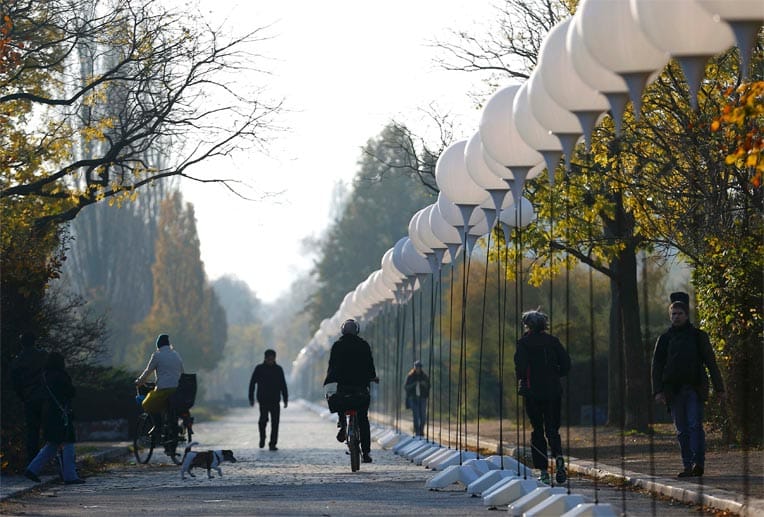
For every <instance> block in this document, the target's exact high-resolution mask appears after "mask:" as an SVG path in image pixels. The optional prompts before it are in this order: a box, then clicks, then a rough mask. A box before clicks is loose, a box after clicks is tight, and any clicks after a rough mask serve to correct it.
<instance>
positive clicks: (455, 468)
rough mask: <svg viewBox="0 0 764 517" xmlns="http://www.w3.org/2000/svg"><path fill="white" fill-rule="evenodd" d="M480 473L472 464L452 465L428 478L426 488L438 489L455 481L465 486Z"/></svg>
mask: <svg viewBox="0 0 764 517" xmlns="http://www.w3.org/2000/svg"><path fill="white" fill-rule="evenodd" d="M477 477H478V474H477V472H476V471H475V469H474V467H473V466H472V465H451V466H449V467H447V468H446V469H444V470H443V471H442V472H439V473H437V474H436V475H434V476H433V477H431V478H430V479H428V480H427V482H426V483H425V488H427V489H430V490H438V489H440V488H445V487H447V486H449V485H453V484H454V483H461V484H462V485H464V486H465V487H466V486H467V485H469V484H470V483H471V482H472V481H474V480H475V479H477Z"/></svg>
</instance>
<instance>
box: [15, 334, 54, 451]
mask: <svg viewBox="0 0 764 517" xmlns="http://www.w3.org/2000/svg"><path fill="white" fill-rule="evenodd" d="M20 340H21V347H22V348H21V352H19V355H17V356H16V357H15V358H14V359H13V362H12V363H11V381H12V382H13V390H14V391H15V392H16V395H18V397H19V398H20V399H21V401H22V402H23V403H24V431H25V435H24V441H25V446H26V452H27V463H28V462H30V461H32V460H33V459H34V457H35V456H37V452H38V451H39V450H40V427H41V426H42V416H43V408H44V406H45V401H46V400H47V398H48V394H47V392H46V391H45V387H44V386H43V383H42V372H43V370H44V368H45V362H46V360H47V358H48V354H47V352H45V351H44V350H42V349H40V348H37V346H35V335H34V334H32V333H30V332H26V333H24V334H22V335H21V337H20Z"/></svg>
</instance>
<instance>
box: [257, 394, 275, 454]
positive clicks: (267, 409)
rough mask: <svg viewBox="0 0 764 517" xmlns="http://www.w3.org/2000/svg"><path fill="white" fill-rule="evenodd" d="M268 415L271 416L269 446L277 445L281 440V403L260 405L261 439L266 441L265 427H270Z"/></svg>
mask: <svg viewBox="0 0 764 517" xmlns="http://www.w3.org/2000/svg"><path fill="white" fill-rule="evenodd" d="M268 414H270V416H271V439H270V440H269V441H268V445H273V446H275V445H276V442H278V440H279V419H280V417H281V408H280V407H279V403H278V402H276V403H275V404H263V403H260V420H258V421H257V425H258V428H259V429H260V439H261V440H265V426H266V425H268Z"/></svg>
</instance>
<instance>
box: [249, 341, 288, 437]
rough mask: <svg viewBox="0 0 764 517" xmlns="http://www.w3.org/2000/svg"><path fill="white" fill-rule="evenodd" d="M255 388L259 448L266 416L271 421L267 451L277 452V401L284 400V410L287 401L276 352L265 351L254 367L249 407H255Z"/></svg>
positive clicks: (282, 372) (279, 414)
mask: <svg viewBox="0 0 764 517" xmlns="http://www.w3.org/2000/svg"><path fill="white" fill-rule="evenodd" d="M255 386H257V403H258V405H259V406H260V420H258V422H257V424H258V427H259V430H260V448H261V449H262V448H263V447H265V428H266V426H267V425H268V415H270V420H271V438H270V440H269V441H268V449H269V450H272V451H277V450H278V447H276V442H278V439H279V418H280V417H281V409H280V408H279V401H280V400H281V398H282V397H283V398H284V409H286V407H287V404H288V401H289V393H288V392H287V384H286V378H285V377H284V370H283V368H281V366H279V365H277V364H276V352H275V351H274V350H266V351H265V358H264V360H263V362H262V363H260V364H258V365H257V366H256V367H255V371H253V372H252V377H251V378H250V380H249V405H250V406H254V405H255Z"/></svg>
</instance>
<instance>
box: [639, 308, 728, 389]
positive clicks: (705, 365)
mask: <svg viewBox="0 0 764 517" xmlns="http://www.w3.org/2000/svg"><path fill="white" fill-rule="evenodd" d="M706 369H708V372H709V373H710V374H711V381H712V382H713V384H714V391H716V392H722V391H724V383H723V382H722V375H721V373H720V372H719V367H718V366H717V365H716V358H715V357H714V351H713V349H712V348H711V341H710V340H709V339H708V334H706V333H705V332H703V331H702V330H700V329H699V328H696V327H695V326H693V324H692V323H690V322H687V323H686V324H685V325H682V326H681V327H673V326H672V327H669V329H668V330H667V331H666V332H664V333H663V334H661V336H660V337H659V338H658V340H657V341H656V342H655V350H654V351H653V362H652V381H653V395H655V394H657V393H663V394H664V395H665V396H666V398H667V400H668V401H669V402H670V400H671V396H672V395H673V394H675V393H678V392H679V390H680V389H681V387H682V386H692V387H693V388H695V390H696V391H697V392H698V395H699V396H700V398H701V400H707V399H708V375H706Z"/></svg>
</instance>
